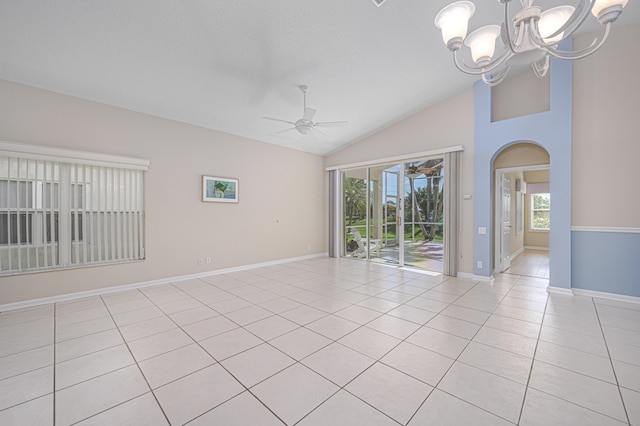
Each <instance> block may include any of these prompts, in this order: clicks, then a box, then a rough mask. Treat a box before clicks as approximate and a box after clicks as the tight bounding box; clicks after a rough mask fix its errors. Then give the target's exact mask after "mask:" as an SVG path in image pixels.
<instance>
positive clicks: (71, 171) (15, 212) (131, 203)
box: [0, 142, 148, 275]
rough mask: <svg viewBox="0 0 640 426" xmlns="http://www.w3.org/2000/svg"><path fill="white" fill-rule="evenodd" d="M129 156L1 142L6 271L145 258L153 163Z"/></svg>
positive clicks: (2, 261)
mask: <svg viewBox="0 0 640 426" xmlns="http://www.w3.org/2000/svg"><path fill="white" fill-rule="evenodd" d="M16 147H19V148H27V149H26V152H16V150H15V149H16ZM7 148H9V149H7ZM39 150H42V151H46V155H42V154H39V153H38V151H39ZM34 151H35V152H34ZM52 151H54V154H59V153H58V152H57V151H62V152H61V154H63V155H64V156H62V155H52ZM70 153H71V154H74V155H73V157H71V158H69V157H68V156H69V154H70ZM47 157H48V158H52V159H55V160H56V161H49V160H47V159H43V158H47ZM78 157H81V158H78ZM115 159H117V160H118V161H117V162H114V161H113V160H115ZM82 160H85V161H82ZM126 160H127V159H123V158H122V157H117V158H116V157H113V156H100V155H96V154H86V153H78V152H75V151H63V150H53V149H46V148H40V147H29V146H28V145H26V146H22V145H18V144H8V143H4V142H0V275H8V274H15V273H21V272H29V271H39V270H47V269H59V268H69V267H76V266H83V265H91V264H105V263H118V262H126V261H133V260H141V259H144V172H145V170H146V168H147V165H148V162H146V164H145V161H146V160H137V162H136V159H132V160H134V164H127V161H126Z"/></svg>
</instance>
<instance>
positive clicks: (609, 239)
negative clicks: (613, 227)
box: [571, 231, 640, 297]
mask: <svg viewBox="0 0 640 426" xmlns="http://www.w3.org/2000/svg"><path fill="white" fill-rule="evenodd" d="M571 244H572V246H573V256H572V258H571V268H572V269H573V287H574V288H580V289H584V290H593V291H601V292H605V293H616V294H623V295H626V296H635V297H640V267H638V262H640V233H631V232H593V231H572V232H571Z"/></svg>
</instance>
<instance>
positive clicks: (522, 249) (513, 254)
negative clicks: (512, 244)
mask: <svg viewBox="0 0 640 426" xmlns="http://www.w3.org/2000/svg"><path fill="white" fill-rule="evenodd" d="M523 251H524V246H523V247H520V248H519V249H518V250H516V251H514V252H513V253H511V256H510V257H511V259H513V258H514V257H516V256H517V255H519V254H520V253H522V252H523Z"/></svg>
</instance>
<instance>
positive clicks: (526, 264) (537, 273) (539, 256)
mask: <svg viewBox="0 0 640 426" xmlns="http://www.w3.org/2000/svg"><path fill="white" fill-rule="evenodd" d="M506 272H507V273H509V274H516V275H523V276H526V277H536V278H546V279H549V251H543V250H525V251H523V252H522V253H520V254H519V255H517V256H516V257H515V258H514V259H512V260H511V266H510V267H509V269H507V271H506Z"/></svg>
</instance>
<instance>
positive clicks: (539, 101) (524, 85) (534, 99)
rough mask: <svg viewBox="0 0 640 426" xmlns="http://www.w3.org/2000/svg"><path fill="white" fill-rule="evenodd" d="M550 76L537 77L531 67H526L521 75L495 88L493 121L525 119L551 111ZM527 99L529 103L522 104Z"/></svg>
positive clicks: (508, 79)
mask: <svg viewBox="0 0 640 426" xmlns="http://www.w3.org/2000/svg"><path fill="white" fill-rule="evenodd" d="M549 77H550V75H549V74H547V75H546V76H545V77H544V78H538V77H536V75H535V73H533V72H531V68H530V67H525V68H524V69H523V70H521V71H520V74H516V75H513V76H509V77H508V78H507V79H506V80H505V81H503V82H502V83H500V84H498V85H497V86H494V87H493V88H492V89H491V92H492V95H491V96H492V101H493V102H492V104H491V119H492V121H501V120H507V119H509V118H515V117H523V116H525V115H529V114H535V113H538V112H543V111H549V107H550V105H551V88H550V79H549ZM523 99H526V100H527V102H522V100H523Z"/></svg>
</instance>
